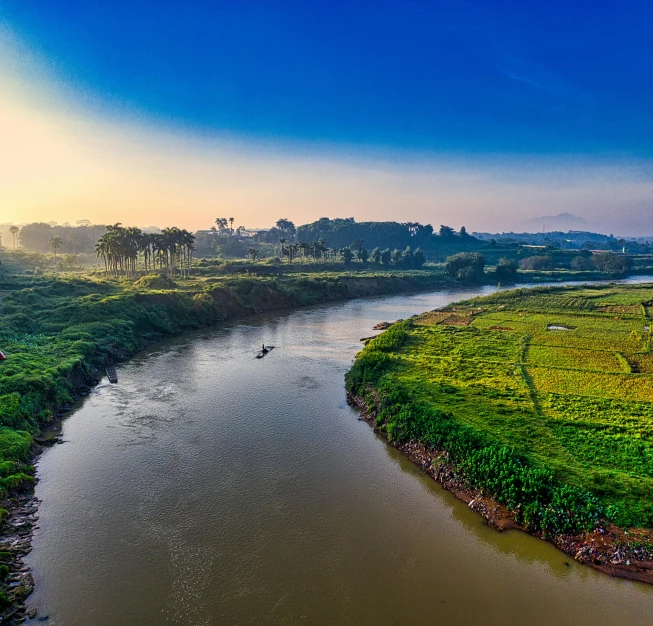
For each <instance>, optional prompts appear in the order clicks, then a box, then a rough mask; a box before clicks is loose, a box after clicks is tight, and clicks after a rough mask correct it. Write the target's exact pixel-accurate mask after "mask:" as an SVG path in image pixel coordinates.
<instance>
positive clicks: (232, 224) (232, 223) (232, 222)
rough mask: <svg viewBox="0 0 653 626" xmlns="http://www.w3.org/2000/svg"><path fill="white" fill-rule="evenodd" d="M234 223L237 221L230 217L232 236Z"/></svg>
mask: <svg viewBox="0 0 653 626" xmlns="http://www.w3.org/2000/svg"><path fill="white" fill-rule="evenodd" d="M234 221H235V220H234V218H233V217H230V218H229V226H230V227H231V234H232V235H233V234H234Z"/></svg>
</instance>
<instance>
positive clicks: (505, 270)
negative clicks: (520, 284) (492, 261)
mask: <svg viewBox="0 0 653 626" xmlns="http://www.w3.org/2000/svg"><path fill="white" fill-rule="evenodd" d="M494 276H495V277H496V279H497V280H499V281H505V282H513V281H514V280H515V278H517V263H516V262H515V261H513V260H512V259H503V258H502V259H499V262H498V263H497V267H496V269H495V270H494Z"/></svg>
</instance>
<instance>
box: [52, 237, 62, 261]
mask: <svg viewBox="0 0 653 626" xmlns="http://www.w3.org/2000/svg"><path fill="white" fill-rule="evenodd" d="M62 245H63V241H62V239H61V237H59V235H55V236H54V237H51V238H50V247H51V248H52V249H53V250H54V262H55V263H56V262H57V250H59V248H61V246H62Z"/></svg>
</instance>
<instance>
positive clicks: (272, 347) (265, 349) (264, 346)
mask: <svg viewBox="0 0 653 626" xmlns="http://www.w3.org/2000/svg"><path fill="white" fill-rule="evenodd" d="M270 350H274V346H266V345H265V344H263V348H262V349H261V351H260V352H259V353H258V354H257V355H256V358H257V359H262V358H263V357H264V356H265V355H266V354H267V353H268V352H270Z"/></svg>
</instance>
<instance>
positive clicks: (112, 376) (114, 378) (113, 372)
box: [106, 367, 118, 384]
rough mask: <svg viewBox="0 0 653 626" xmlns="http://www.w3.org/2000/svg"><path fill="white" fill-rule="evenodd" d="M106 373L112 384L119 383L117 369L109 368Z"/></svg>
mask: <svg viewBox="0 0 653 626" xmlns="http://www.w3.org/2000/svg"><path fill="white" fill-rule="evenodd" d="M106 372H107V376H108V378H109V382H110V383H113V384H115V383H117V382H118V373H117V372H116V368H115V367H107V369H106Z"/></svg>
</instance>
